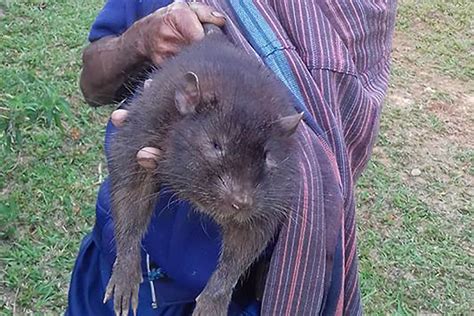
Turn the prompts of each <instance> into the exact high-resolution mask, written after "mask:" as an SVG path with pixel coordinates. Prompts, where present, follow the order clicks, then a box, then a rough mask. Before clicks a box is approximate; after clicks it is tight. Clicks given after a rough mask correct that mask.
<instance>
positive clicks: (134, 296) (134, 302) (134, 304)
mask: <svg viewBox="0 0 474 316" xmlns="http://www.w3.org/2000/svg"><path fill="white" fill-rule="evenodd" d="M132 309H133V316H137V309H138V287H136V288H135V289H133V291H132Z"/></svg>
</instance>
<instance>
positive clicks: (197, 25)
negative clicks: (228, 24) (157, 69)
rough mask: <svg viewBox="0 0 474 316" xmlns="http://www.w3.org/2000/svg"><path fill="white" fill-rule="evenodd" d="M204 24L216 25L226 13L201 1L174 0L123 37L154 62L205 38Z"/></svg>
mask: <svg viewBox="0 0 474 316" xmlns="http://www.w3.org/2000/svg"><path fill="white" fill-rule="evenodd" d="M203 23H212V24H215V25H217V26H219V27H221V26H223V25H224V23H225V16H224V15H223V14H222V13H220V12H217V11H215V9H214V8H212V7H210V6H207V5H204V4H201V3H195V2H193V3H184V2H174V3H172V4H170V5H168V6H167V7H164V8H161V9H159V10H157V11H155V12H154V13H152V14H150V15H148V16H146V17H144V18H143V19H141V20H139V21H137V22H135V24H134V25H132V27H131V28H130V29H129V30H127V31H126V32H125V33H124V35H123V38H124V40H126V41H127V40H130V42H131V43H136V49H137V50H138V51H139V52H140V54H141V55H142V56H144V57H146V58H147V59H149V60H151V61H152V62H153V63H154V64H155V65H158V64H160V63H161V62H162V61H163V60H164V59H166V58H168V57H170V56H173V55H175V54H176V53H178V52H179V51H180V50H181V49H182V48H183V47H184V46H185V45H189V44H191V43H192V42H195V41H199V40H200V39H202V38H203V37H204V29H203V26H202V24H203Z"/></svg>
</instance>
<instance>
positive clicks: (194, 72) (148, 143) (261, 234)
mask: <svg viewBox="0 0 474 316" xmlns="http://www.w3.org/2000/svg"><path fill="white" fill-rule="evenodd" d="M206 31H207V35H206V36H205V38H204V39H203V40H201V41H200V42H198V43H195V44H192V45H190V46H189V47H187V48H185V49H184V50H183V51H182V52H181V53H179V54H178V55H177V56H175V57H173V58H171V59H169V60H168V61H166V62H164V63H163V64H162V65H161V67H160V69H159V70H157V71H156V72H153V73H152V74H151V79H152V81H151V83H150V85H149V86H148V87H147V88H145V89H143V90H142V91H141V92H140V93H139V94H138V95H137V96H136V97H135V98H134V100H133V101H132V102H131V106H130V108H129V114H128V116H127V120H126V122H125V124H124V126H123V127H122V128H121V129H120V130H119V131H117V133H116V134H115V135H114V138H113V141H112V145H111V161H110V163H109V170H110V179H111V198H112V216H113V219H114V234H115V242H116V249H117V258H116V260H115V264H114V266H113V270H112V276H111V278H110V280H109V284H108V286H107V289H106V294H105V297H104V302H106V301H108V300H109V299H110V298H112V296H113V299H114V310H115V313H116V315H121V314H122V315H127V314H128V311H129V308H130V301H131V306H132V309H133V311H134V312H136V309H137V306H138V288H139V284H140V283H141V281H142V272H141V267H140V260H141V259H140V241H141V238H142V237H143V235H144V233H145V231H146V229H147V226H148V224H149V221H150V218H151V216H152V212H153V209H154V202H155V200H156V197H157V196H158V192H159V189H160V185H161V184H166V185H167V186H169V187H170V188H171V189H173V191H174V192H176V194H177V196H178V197H179V198H180V199H184V200H188V201H189V202H191V204H192V205H193V206H194V207H195V210H196V211H197V212H202V213H204V214H207V215H208V216H210V217H211V218H212V219H213V220H214V221H215V222H216V223H217V224H218V225H219V226H220V228H221V232H222V249H221V254H220V257H219V261H218V264H217V268H216V270H215V271H214V273H213V274H212V275H211V277H210V279H209V281H208V282H207V285H206V286H205V288H204V289H203V291H202V292H201V294H200V295H199V296H198V297H197V299H196V307H195V309H194V312H193V315H205V316H212V315H219V316H220V315H226V314H227V309H228V305H229V304H230V300H231V296H232V292H233V289H234V287H235V286H236V284H237V282H238V281H239V278H240V277H241V276H242V275H243V274H244V273H245V272H246V271H247V270H248V268H249V267H250V266H251V264H252V263H253V262H254V261H255V260H256V259H257V258H258V257H259V256H260V254H261V253H262V252H263V250H264V249H265V248H266V247H267V245H268V244H269V242H270V241H271V239H272V238H273V237H274V236H275V234H276V233H277V230H278V228H279V225H280V223H281V222H282V220H283V218H285V215H287V212H288V208H289V206H290V200H291V198H292V196H294V190H295V184H296V182H295V181H296V179H297V172H296V168H295V165H297V162H296V161H295V159H296V157H295V152H296V150H295V143H296V140H295V137H293V136H294V133H295V130H296V129H297V127H298V125H299V122H300V121H301V118H302V113H297V112H296V111H295V109H294V107H293V101H292V98H291V97H290V95H289V93H288V90H287V89H286V87H285V86H284V85H283V84H282V83H281V82H280V81H279V80H278V79H277V78H276V77H275V76H274V75H273V73H271V72H270V71H269V70H268V69H266V68H265V66H263V65H262V64H260V63H259V62H258V61H257V60H256V59H255V58H253V57H252V56H250V55H248V54H246V53H245V52H243V51H242V50H241V49H238V48H237V47H235V46H234V45H233V44H232V43H231V42H230V41H228V39H227V38H226V36H225V35H224V34H223V33H222V32H221V31H220V29H219V28H217V27H214V28H213V27H210V26H206ZM143 147H156V148H159V149H160V152H161V155H160V157H159V159H158V162H157V167H156V169H155V170H153V171H149V170H145V169H144V168H143V167H141V166H140V165H139V164H138V162H137V161H136V154H137V151H138V150H139V149H140V148H143Z"/></svg>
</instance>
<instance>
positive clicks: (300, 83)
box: [202, 0, 396, 315]
mask: <svg viewBox="0 0 474 316" xmlns="http://www.w3.org/2000/svg"><path fill="white" fill-rule="evenodd" d="M202 2H204V3H207V4H209V5H212V6H214V7H215V8H217V9H218V10H219V11H221V12H225V13H226V14H227V15H228V19H227V25H226V28H227V32H228V34H229V35H230V37H231V38H232V39H233V41H234V42H235V43H237V44H238V45H240V46H241V47H243V48H244V49H245V50H246V51H247V52H248V53H250V54H254V55H256V56H257V57H258V58H259V59H260V60H261V61H262V62H264V63H265V64H266V65H267V66H268V67H269V68H271V69H272V70H273V71H274V72H275V73H276V74H277V75H278V76H279V78H280V79H281V80H282V81H283V82H284V83H285V84H286V85H287V86H288V88H289V89H290V90H291V92H292V93H293V95H294V97H295V100H296V101H297V102H296V103H297V107H298V108H299V109H300V110H304V111H305V112H306V116H305V124H303V126H302V128H300V129H299V132H298V137H299V145H300V154H301V157H302V159H301V160H300V161H299V162H297V163H299V167H300V170H301V175H302V177H301V182H300V186H299V188H297V193H298V203H297V204H296V205H295V207H294V213H293V214H292V215H291V219H290V220H289V221H288V222H287V223H286V224H285V225H284V227H283V228H282V231H281V232H280V235H279V238H278V241H277V244H276V247H275V251H274V254H273V256H272V261H271V266H270V271H269V274H268V277H267V281H266V287H265V294H264V299H263V302H262V314H263V315H317V314H324V315H327V314H336V315H342V314H344V315H357V314H361V313H362V307H361V297H360V289H359V280H358V262H357V251H356V226H355V199H354V185H355V182H356V180H357V178H358V176H359V175H360V173H361V171H362V170H363V169H364V168H365V166H366V164H367V161H368V159H369V156H370V154H371V149H372V146H373V143H374V140H375V138H376V135H377V132H378V124H379V118H380V111H381V106H382V102H383V99H384V96H385V92H386V90H387V81H388V77H389V66H390V51H391V45H392V36H393V30H394V20H395V13H396V1H380V0H351V1H341V0H267V1H264V0H261V1H247V0H203V1H202Z"/></svg>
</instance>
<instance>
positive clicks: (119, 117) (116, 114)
mask: <svg viewBox="0 0 474 316" xmlns="http://www.w3.org/2000/svg"><path fill="white" fill-rule="evenodd" d="M127 114H128V111H127V110H123V109H118V110H115V111H113V112H112V115H111V119H112V124H114V126H115V127H122V125H123V123H124V122H125V119H126V118H127Z"/></svg>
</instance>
